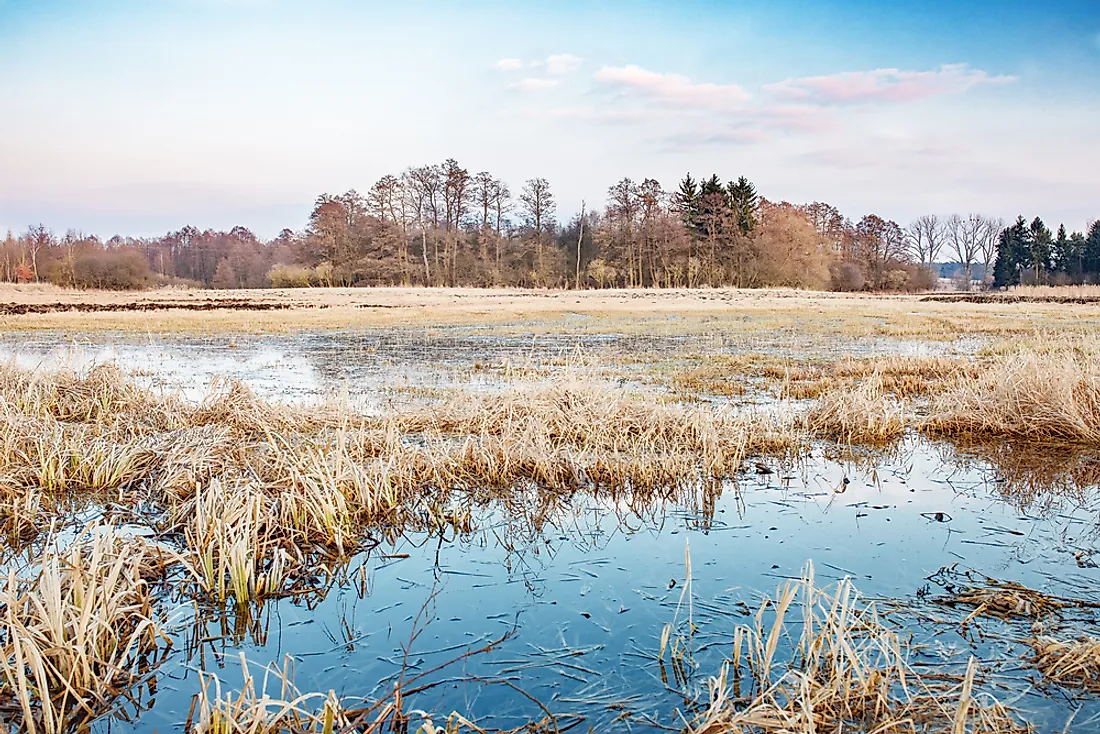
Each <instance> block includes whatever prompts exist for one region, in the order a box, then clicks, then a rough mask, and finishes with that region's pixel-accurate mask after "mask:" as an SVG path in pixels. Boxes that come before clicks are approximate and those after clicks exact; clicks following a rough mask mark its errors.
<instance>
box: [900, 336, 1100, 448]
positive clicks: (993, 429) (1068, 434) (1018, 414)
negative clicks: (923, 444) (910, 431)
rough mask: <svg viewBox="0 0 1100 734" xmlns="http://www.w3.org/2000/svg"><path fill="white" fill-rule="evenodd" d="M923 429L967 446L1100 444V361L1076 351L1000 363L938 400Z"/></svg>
mask: <svg viewBox="0 0 1100 734" xmlns="http://www.w3.org/2000/svg"><path fill="white" fill-rule="evenodd" d="M921 430H923V431H924V432H925V433H927V434H930V435H934V436H949V437H954V438H961V439H965V440H968V441H978V440H990V439H999V438H1014V439H1024V440H1027V441H1046V442H1057V441H1061V442H1083V443H1093V444H1095V443H1098V442H1100V359H1098V358H1096V357H1093V356H1091V355H1080V354H1076V353H1074V352H1065V351H1063V352H1058V353H1053V354H1046V355H1039V354H1035V353H1022V354H1018V355H1014V356H1009V357H1005V358H1003V359H999V360H996V361H995V362H994V363H993V364H992V365H991V366H990V367H989V368H988V369H986V370H985V371H984V372H983V373H982V374H981V375H980V376H978V377H977V378H976V379H972V380H967V381H964V382H960V383H958V384H957V385H956V386H955V387H954V388H952V389H950V390H947V391H945V392H944V393H942V394H941V395H939V396H937V397H936V398H935V399H934V400H933V401H932V403H931V406H930V408H929V417H928V418H927V419H926V420H925V421H924V422H923V423H922V425H921Z"/></svg>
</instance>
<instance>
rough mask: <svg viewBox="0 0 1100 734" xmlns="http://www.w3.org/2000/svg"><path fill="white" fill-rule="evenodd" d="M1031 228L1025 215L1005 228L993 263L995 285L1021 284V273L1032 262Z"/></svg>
mask: <svg viewBox="0 0 1100 734" xmlns="http://www.w3.org/2000/svg"><path fill="white" fill-rule="evenodd" d="M1031 257H1032V256H1031V229H1030V228H1029V227H1028V224H1027V221H1026V220H1024V218H1023V217H1018V218H1017V219H1016V223H1015V224H1014V225H1012V226H1011V227H1008V228H1007V229H1005V230H1003V231H1002V232H1001V236H1000V237H999V238H998V239H997V258H996V260H995V261H994V264H993V285H994V286H996V287H998V288H1004V287H1005V286H1010V285H1019V283H1020V273H1021V271H1022V270H1023V268H1025V267H1027V266H1028V265H1030V263H1031Z"/></svg>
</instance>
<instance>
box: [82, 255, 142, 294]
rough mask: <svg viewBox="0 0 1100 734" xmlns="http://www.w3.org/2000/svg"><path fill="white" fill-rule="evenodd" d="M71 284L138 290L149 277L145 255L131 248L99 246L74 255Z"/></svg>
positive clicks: (116, 289) (114, 289)
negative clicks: (97, 249) (72, 280)
mask: <svg viewBox="0 0 1100 734" xmlns="http://www.w3.org/2000/svg"><path fill="white" fill-rule="evenodd" d="M73 273H74V276H75V277H74V281H75V282H74V285H75V286H76V287H77V288H98V289H102V290H110V291H125V290H138V289H141V288H145V287H147V286H148V285H149V283H150V281H151V280H152V277H153V276H152V272H151V271H150V270H149V263H148V262H147V261H146V260H145V257H144V256H143V255H142V254H141V253H140V252H136V251H134V250H103V251H96V252H87V253H84V254H82V255H78V256H77V258H76V260H75V261H74V262H73Z"/></svg>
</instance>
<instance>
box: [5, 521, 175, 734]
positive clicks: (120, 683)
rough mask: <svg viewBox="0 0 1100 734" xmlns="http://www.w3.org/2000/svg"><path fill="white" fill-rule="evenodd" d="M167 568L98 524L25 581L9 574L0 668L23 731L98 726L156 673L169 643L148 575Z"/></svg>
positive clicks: (52, 552)
mask: <svg viewBox="0 0 1100 734" xmlns="http://www.w3.org/2000/svg"><path fill="white" fill-rule="evenodd" d="M160 564H161V559H159V558H157V557H156V555H155V554H154V553H153V551H151V550H150V548H149V546H148V545H147V544H146V543H144V542H142V541H140V540H135V539H124V538H121V537H119V536H118V535H117V534H116V533H114V532H112V531H110V530H108V529H107V528H103V527H96V526H93V527H92V528H90V529H88V530H86V531H85V532H84V533H83V534H82V535H81V536H80V537H78V538H77V539H76V540H75V541H74V542H73V543H72V544H71V545H70V546H69V547H67V548H65V549H62V548H60V547H59V546H58V545H57V544H56V542H55V543H54V544H53V545H52V546H50V547H49V549H48V550H47V551H46V553H45V554H44V555H43V556H42V557H41V558H40V559H38V561H37V563H36V564H35V566H36V568H35V570H34V571H32V572H30V573H29V574H28V575H19V574H18V573H17V572H16V570H15V569H11V570H10V571H9V572H8V578H7V583H6V585H5V586H4V588H3V591H2V594H3V596H2V607H3V612H2V614H3V616H2V618H0V672H2V674H3V689H4V693H5V694H7V695H9V696H11V697H12V699H14V700H15V701H16V702H18V707H19V717H20V720H19V722H18V726H19V727H21V728H23V729H25V730H27V731H29V732H31V734H35V733H36V732H39V731H41V732H45V733H46V734H55V733H56V732H63V731H66V730H68V728H69V727H70V726H72V725H74V724H78V723H80V722H85V721H88V720H91V719H92V718H94V717H95V716H97V715H99V714H101V713H103V712H104V711H106V710H108V709H110V708H111V707H112V705H114V702H115V701H116V700H117V699H118V698H119V697H121V696H125V695H127V694H126V690H127V688H128V687H129V686H131V685H133V684H134V683H135V682H137V681H138V680H140V679H141V678H142V677H143V676H144V675H145V674H147V673H148V672H149V671H150V670H151V669H152V668H153V667H155V665H156V663H157V662H158V659H157V657H158V652H159V651H163V650H164V649H166V645H167V637H165V636H164V635H163V633H162V632H161V630H160V628H159V626H158V624H157V622H156V620H155V618H154V612H153V606H152V591H151V588H150V585H149V581H148V580H147V577H149V576H151V575H154V574H156V573H157V572H158V570H159V568H160Z"/></svg>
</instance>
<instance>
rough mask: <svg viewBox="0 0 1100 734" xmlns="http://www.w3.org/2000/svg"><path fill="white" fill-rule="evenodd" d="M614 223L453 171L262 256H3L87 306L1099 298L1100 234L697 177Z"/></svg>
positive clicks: (362, 204)
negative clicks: (133, 300) (748, 297)
mask: <svg viewBox="0 0 1100 734" xmlns="http://www.w3.org/2000/svg"><path fill="white" fill-rule="evenodd" d="M606 201H607V203H606V205H605V206H604V207H603V208H602V209H599V210H597V209H589V208H588V207H586V206H584V207H582V210H581V211H580V212H578V213H576V214H574V215H573V216H571V217H570V218H568V219H567V220H565V221H561V220H559V216H558V211H557V205H556V203H555V198H554V192H553V190H552V188H551V186H550V184H549V182H547V181H546V180H545V179H542V178H533V179H530V180H528V181H527V182H526V183H524V185H523V187H522V188H521V189H520V190H519V191H518V192H513V191H511V190H510V189H509V187H508V185H507V184H505V183H504V182H503V181H501V180H499V179H497V178H495V177H494V176H492V175H491V174H490V173H488V172H484V171H483V172H480V173H475V174H470V173H469V171H468V170H467V169H465V168H463V167H462V166H460V165H459V164H458V162H457V161H455V160H453V159H449V160H447V161H445V162H443V163H441V164H438V165H430V166H421V167H418V168H410V169H408V170H407V171H405V172H404V173H402V174H401V175H400V176H394V175H387V176H383V177H382V178H381V179H379V180H378V181H377V182H376V183H375V184H374V185H373V186H372V187H371V188H370V190H369V191H368V192H367V193H366V195H362V194H360V193H358V192H356V191H348V192H346V193H344V194H339V195H333V194H322V195H321V196H319V197H318V198H317V200H316V202H315V204H314V206H313V210H312V212H311V214H310V216H309V220H308V222H307V223H306V225H305V228H304V229H302V230H301V231H292V230H290V229H284V230H283V231H282V232H281V233H280V234H279V235H278V236H277V237H275V238H274V239H271V240H267V241H264V240H261V239H259V238H257V237H256V236H255V235H254V234H253V233H252V232H251V231H250V230H248V229H246V228H245V227H234V228H233V229H231V230H229V231H228V232H222V231H215V230H199V229H197V228H196V227H191V226H188V227H184V228H182V229H180V230H178V231H175V232H169V233H168V234H165V235H164V236H162V237H155V238H140V239H135V238H130V237H122V236H115V237H112V238H110V239H108V240H106V241H103V240H100V239H99V238H97V237H95V236H89V235H85V234H83V233H80V232H76V231H72V230H70V231H69V232H67V233H66V234H65V235H63V236H58V235H56V234H55V233H54V232H52V231H51V230H49V229H47V228H46V227H44V226H42V225H38V226H32V227H29V228H28V229H27V231H26V232H24V233H22V234H20V235H18V236H16V235H15V234H14V233H11V232H9V233H8V234H7V237H6V238H5V239H4V240H3V242H2V251H0V280H4V281H8V282H43V281H44V282H50V283H55V284H57V285H61V286H69V287H78V288H103V289H132V288H145V287H149V286H154V285H165V284H181V285H191V286H195V287H210V288H268V287H277V288H281V287H307V286H360V285H362V286H371V285H409V286H475V287H492V286H520V287H545V288H634V287H699V286H714V287H719V286H736V287H747V288H752V287H765V286H789V287H795V288H812V289H833V290H842V291H857V290H891V291H906V290H927V289H929V288H931V287H933V285H934V284H935V280H936V278H937V277H939V275H940V272H941V265H939V264H937V263H939V262H941V261H942V260H947V261H948V262H951V263H953V264H954V265H953V267H952V272H953V273H955V275H956V279H957V280H958V281H959V283H960V286H961V287H963V288H970V287H990V286H1004V285H1011V284H1016V283H1022V282H1027V283H1052V284H1062V283H1081V282H1100V223H1096V222H1094V223H1092V224H1091V225H1090V227H1089V228H1088V231H1087V233H1082V232H1073V233H1071V234H1067V232H1066V230H1065V227H1059V228H1058V230H1057V233H1056V234H1053V233H1051V231H1050V230H1049V229H1048V228H1047V227H1046V225H1045V224H1044V223H1043V222H1042V221H1041V220H1040V219H1038V218H1035V219H1034V220H1032V221H1031V222H1030V223H1029V222H1028V221H1027V220H1025V219H1024V218H1023V217H1021V218H1019V219H1018V220H1017V221H1016V222H1015V223H1014V224H1012V225H1011V226H1007V227H1006V226H1005V224H1004V222H1002V221H1001V220H998V219H994V218H991V217H986V216H983V215H979V214H970V215H965V216H960V215H951V216H944V217H941V216H937V215H927V216H922V217H919V218H917V219H916V220H915V221H913V222H912V223H910V224H909V225H907V226H904V227H903V226H901V225H899V224H897V223H896V222H893V221H890V220H887V219H883V218H882V217H879V216H877V215H875V214H867V215H865V216H863V217H862V218H860V219H859V220H858V221H853V220H851V219H849V218H846V217H845V216H844V215H842V214H841V213H840V211H838V210H837V208H836V207H834V206H830V205H829V204H825V203H821V202H814V203H811V204H790V203H787V202H778V203H776V202H773V201H770V200H768V199H766V198H764V197H762V196H761V195H760V194H759V193H758V192H757V190H756V187H755V186H754V185H753V184H752V183H751V182H750V181H748V180H747V179H746V178H745V177H740V178H737V179H736V180H726V181H724V180H723V179H722V178H720V177H719V176H718V175H712V176H710V177H709V178H705V179H702V180H696V179H694V178H692V177H691V176H690V175H688V176H685V177H684V179H683V180H682V181H680V182H679V184H678V185H677V187H676V188H675V190H673V191H666V190H665V189H664V188H663V187H662V186H661V184H660V183H658V182H657V181H655V180H653V179H645V180H643V181H641V182H640V183H639V182H635V181H632V180H630V179H628V178H624V179H623V180H621V181H619V182H618V183H616V184H614V185H612V186H611V187H609V188H608V190H607V195H606Z"/></svg>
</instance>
